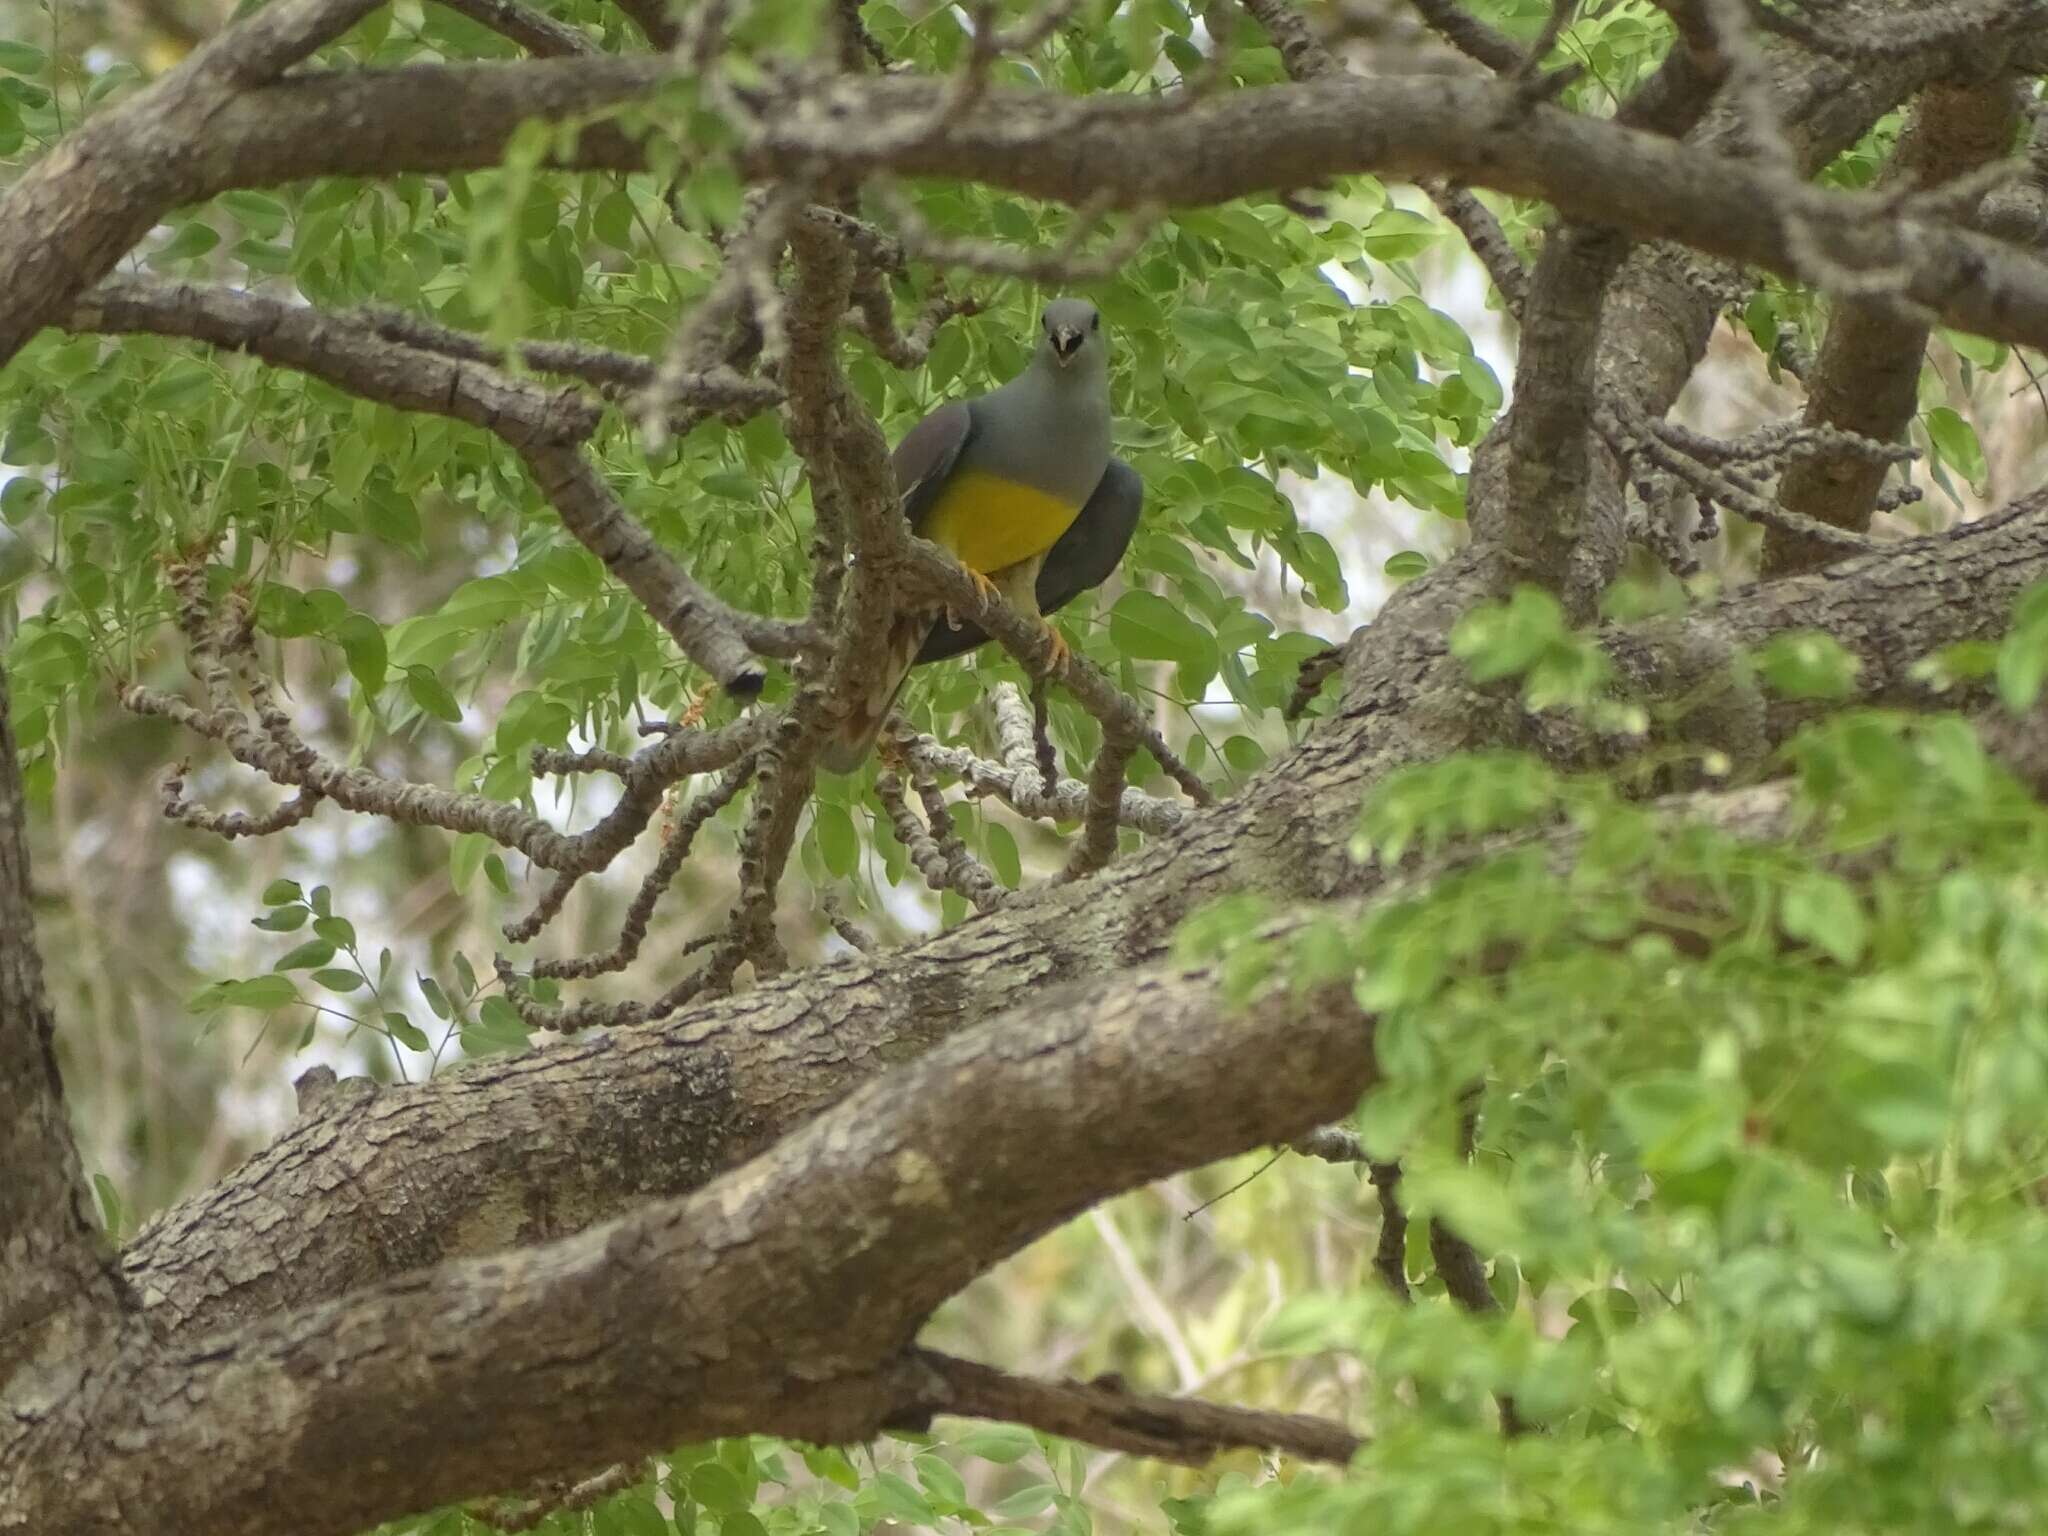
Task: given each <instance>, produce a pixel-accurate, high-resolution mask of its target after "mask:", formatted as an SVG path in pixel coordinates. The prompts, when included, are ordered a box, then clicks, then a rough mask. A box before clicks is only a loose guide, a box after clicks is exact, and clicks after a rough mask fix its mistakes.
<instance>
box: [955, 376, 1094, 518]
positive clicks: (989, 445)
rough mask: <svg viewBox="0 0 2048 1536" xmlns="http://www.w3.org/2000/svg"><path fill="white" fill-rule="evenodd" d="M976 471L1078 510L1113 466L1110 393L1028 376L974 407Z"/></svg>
mask: <svg viewBox="0 0 2048 1536" xmlns="http://www.w3.org/2000/svg"><path fill="white" fill-rule="evenodd" d="M974 414H975V434H974V441H973V443H972V444H971V446H970V447H969V450H968V455H967V456H968V458H970V459H971V460H972V466H973V468H975V469H977V470H981V471H983V472H984V473H987V474H994V475H1000V476H1002V477H1003V478H1004V479H1006V480H1015V481H1018V482H1019V483H1021V484H1024V485H1029V486H1032V487H1034V488H1035V489H1037V490H1041V491H1044V492H1045V493H1046V494H1047V495H1049V496H1056V497H1058V498H1059V499H1060V500H1061V501H1065V502H1070V503H1072V504H1073V505H1075V506H1080V505H1081V504H1082V503H1083V502H1085V501H1087V499H1088V498H1089V496H1090V495H1092V494H1093V493H1094V490H1095V487H1096V485H1097V483H1099V482H1100V481H1101V479H1102V475H1103V471H1104V470H1106V469H1107V468H1108V467H1109V447H1110V444H1109V427H1110V415H1109V392H1108V390H1107V388H1102V389H1095V388H1091V387H1089V385H1088V383H1087V382H1086V381H1084V380H1079V379H1074V380H1066V379H1047V378H1043V377H1040V376H1038V374H1037V372H1036V371H1035V370H1034V371H1033V372H1029V373H1026V374H1024V375H1023V376H1021V377H1019V378H1017V379H1014V380H1012V381H1011V382H1010V383H1008V384H1006V385H1004V386H1003V387H1002V388H1001V389H999V390H996V391H995V392H994V393H993V394H990V395H986V396H984V397H983V398H982V399H980V400H979V401H977V402H975V413H974Z"/></svg>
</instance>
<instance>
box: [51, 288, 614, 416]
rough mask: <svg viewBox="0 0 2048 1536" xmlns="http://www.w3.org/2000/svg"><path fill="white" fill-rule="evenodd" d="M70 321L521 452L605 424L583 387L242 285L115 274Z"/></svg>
mask: <svg viewBox="0 0 2048 1536" xmlns="http://www.w3.org/2000/svg"><path fill="white" fill-rule="evenodd" d="M62 323H63V325H64V327H65V329H67V330H70V331H97V332H103V333H114V334H121V333H130V334H134V333H140V334H145V335H153V336H184V337H189V338H191V339H192V340H195V341H203V342H206V343H207V344H208V345H210V346H215V347H223V348H226V349H228V350H230V351H236V352H247V353H249V354H250V355H251V356H254V357H259V358H261V359H263V361H265V362H267V363H270V364H273V365H274V366H277V367H281V368H290V369H293V370H295V371H297V372H299V373H305V374H310V375H312V376H313V377H314V378H318V379H323V380H325V381H326V382H327V383H329V384H332V385H334V386H335V388H337V389H342V390H346V391H347V392H348V393H350V394H353V395H360V396H361V397H362V398H364V399H366V400H374V401H376V402H378V403H379V404H381V405H389V406H392V407H394V408H396V409H398V410H405V411H421V412H425V413H427V414H429V415H434V416H447V417H450V418H452V419H454V420H456V421H462V422H467V423H468V424H469V425H471V426H474V427H481V428H483V429H484V430H485V431H487V432H490V433H493V434H494V435H496V436H498V437H500V438H503V439H504V440H505V441H506V442H508V443H510V444H511V445H512V446H513V447H515V448H520V449H524V448H525V447H526V446H527V445H529V444H534V443H580V442H582V441H583V440H584V439H585V438H587V437H589V436H590V434H591V433H592V432H593V431H595V430H596V429H597V423H598V408H597V407H596V406H595V405H594V404H592V403H591V401H590V400H589V399H588V398H587V397H586V396H584V395H583V394H582V393H581V392H580V391H577V390H572V389H548V388H545V387H543V386H542V385H539V384H536V383H531V382H528V381H526V380H522V379H514V378H510V377H507V376H505V375H503V374H501V373H499V372H498V371H497V370H496V369H494V368H492V367H489V366H486V365H484V364H481V363H478V362H473V361H470V360H468V359H465V358H462V357H456V356H446V355H441V354H438V353H433V352H427V351H423V350H420V349H418V348H415V347H411V346H408V345H405V344H403V343H400V342H394V341H390V340H387V339H385V338H384V337H383V336H381V335H379V334H377V332H376V331H375V330H374V329H373V328H372V327H371V326H370V325H369V324H367V323H365V322H364V321H363V320H361V319H359V318H356V317H351V316H347V315H330V314H326V313H323V312H322V311H320V310H317V309H309V308H307V307H305V306H304V305H295V304H285V303H282V302H280V301H278V300H276V299H271V298H266V297H264V296H262V295H260V294H255V293H249V292H246V291H243V290H241V289H234V288H219V287H208V286H203V285H198V284H190V283H155V282H144V281H139V280H136V279H133V278H109V279H107V280H106V281H105V282H103V283H101V284H100V285H99V287H97V288H95V289H93V290H92V291H91V292H89V293H87V294H85V295H84V296H83V297H81V298H80V299H79V300H78V302H77V303H76V304H75V305H74V306H73V307H72V310H71V313H70V314H69V315H68V316H66V317H65V318H64V320H63V322H62Z"/></svg>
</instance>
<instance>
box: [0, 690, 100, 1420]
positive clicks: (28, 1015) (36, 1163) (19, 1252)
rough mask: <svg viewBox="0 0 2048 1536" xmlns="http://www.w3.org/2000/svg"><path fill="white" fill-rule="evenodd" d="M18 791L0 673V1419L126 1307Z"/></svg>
mask: <svg viewBox="0 0 2048 1536" xmlns="http://www.w3.org/2000/svg"><path fill="white" fill-rule="evenodd" d="M26 798H27V797H26V793H25V791H24V789H23V785H22V782H21V767H20V759H19V758H18V757H17V756H16V753H15V745H14V727H13V724H12V722H11V718H10V716H9V714H8V710H7V684H6V678H5V676H4V675H0V933H4V934H5V935H7V942H6V943H5V945H4V946H0V1164H4V1166H5V1168H6V1170H7V1173H6V1176H5V1177H4V1178H0V1415H4V1414H5V1413H6V1412H7V1410H8V1408H9V1407H11V1406H12V1405H11V1402H10V1400H9V1396H8V1393H9V1392H10V1391H17V1390H19V1391H23V1392H24V1395H25V1397H26V1398H28V1399H29V1400H33V1399H34V1398H35V1397H36V1396H38V1395H39V1394H40V1393H42V1392H46V1391H52V1390H58V1389H60V1388H61V1387H68V1386H69V1385H71V1384H72V1383H73V1382H75V1380H76V1376H77V1373H78V1372H79V1370H80V1369H81V1367H82V1364H83V1362H85V1361H87V1360H89V1359H91V1357H92V1355H93V1353H94V1351H95V1349H96V1347H97V1346H98V1344H99V1341H101V1340H102V1339H104V1338H106V1337H108V1336H110V1335H111V1334H112V1333H113V1331H114V1329H115V1328H116V1327H117V1326H118V1325H119V1323H120V1320H121V1316H122V1308H123V1304H124V1301H125V1297H124V1293H123V1291H122V1288H121V1286H120V1285H119V1284H118V1282H117V1281H116V1280H115V1278H114V1271H113V1267H112V1264H111V1263H110V1261H109V1257H108V1255H107V1253H106V1251H105V1249H104V1247H103V1242H102V1239H101V1237H100V1235H99V1231H98V1227H97V1224H96V1223H95V1222H94V1221H93V1219H92V1214H91V1211H92V1204H91V1196H90V1195H89V1194H88V1193H87V1191H86V1183H85V1173H84V1170H83V1169H82V1168H81V1167H80V1165H79V1160H78V1146H77V1143H76V1142H74V1141H73V1140H72V1137H71V1121H70V1118H69V1116H68V1115H67V1114H66V1112H65V1108H64V1086H63V1083H62V1082H61V1081H60V1080H59V1078H58V1075H57V1052H56V1043H55V1039H54V1036H55V1021H54V1019H53V1018H52V1016H51V1013H50V1004H49V999H48V997H47V996H46V995H45V993H44V991H43V966H42V959H41V957H40V956H39V955H38V954H37V952H36V946H35V916H34V913H33V911H32V909H31V907H30V904H29V869H28V833H27V828H26V825H25V811H26V809H27V807H26V804H25V801H26Z"/></svg>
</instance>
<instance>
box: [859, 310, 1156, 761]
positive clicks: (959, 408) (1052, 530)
mask: <svg viewBox="0 0 2048 1536" xmlns="http://www.w3.org/2000/svg"><path fill="white" fill-rule="evenodd" d="M1039 331H1040V335H1039V340H1038V346H1037V349H1036V350H1035V351H1034V352H1033V354H1032V358H1031V362H1030V365H1029V366H1028V367H1026V368H1025V370H1024V371H1023V372H1022V373H1020V374H1019V375H1017V377H1016V378H1014V379H1012V380H1010V382H1009V383H1007V384H1005V385H1003V386H1002V388H1000V389H998V390H995V391H993V392H992V393H990V394H986V395H981V396H979V397H977V398H975V399H972V400H961V401H955V402H954V403H953V404H951V405H946V406H942V407H941V408H940V409H938V410H936V411H934V412H932V414H931V415H929V416H927V417H925V419H924V420H923V421H921V422H919V423H918V424H917V425H916V426H915V427H913V428H911V430H910V432H909V434H908V435H907V436H905V438H904V439H903V441H902V442H901V443H899V444H898V445H897V448H896V452H895V454H894V456H893V460H892V462H893V464H894V467H895V471H896V485H897V489H898V490H899V491H900V492H901V494H902V497H903V511H904V515H905V516H906V517H908V518H909V519H910V528H911V531H912V532H913V533H916V534H918V535H920V536H922V537H924V538H927V539H930V540H931V541H932V542H933V543H935V544H937V545H938V546H939V547H940V548H942V549H944V550H945V551H946V552H947V553H949V554H951V555H952V556H953V557H954V558H955V559H956V560H958V561H959V562H960V563H961V564H962V565H964V566H966V567H967V570H968V572H969V574H970V575H972V576H973V577H974V579H975V582H976V583H977V585H979V586H982V587H984V588H987V589H990V590H993V591H996V592H999V593H1001V594H1002V596H1003V597H1004V599H1005V600H1007V601H1008V602H1009V603H1010V604H1011V605H1012V606H1013V607H1015V608H1016V609H1017V610H1018V611H1019V612H1021V613H1024V614H1027V615H1029V616H1030V617H1032V618H1035V619H1037V620H1038V621H1039V622H1040V623H1041V624H1044V623H1045V618H1044V615H1045V613H1046V612H1048V611H1049V609H1047V608H1045V607H1043V606H1041V602H1040V597H1041V592H1043V593H1044V595H1045V596H1047V597H1050V598H1052V599H1053V606H1057V605H1058V603H1060V602H1064V601H1066V600H1067V599H1069V598H1071V597H1073V596H1074V595H1076V593H1078V592H1080V591H1082V590H1085V587H1086V586H1089V585H1093V584H1094V583H1095V582H1099V581H1101V580H1102V579H1103V577H1104V576H1106V575H1107V574H1108V571H1109V568H1111V567H1114V565H1115V563H1116V560H1117V559H1118V558H1119V557H1120V556H1121V555H1122V553H1123V545H1124V544H1127V543H1128V542H1129V540H1130V534H1129V531H1128V529H1127V528H1126V529H1125V531H1124V532H1123V533H1122V536H1121V538H1120V539H1119V538H1117V536H1116V533H1117V526H1118V524H1119V523H1120V522H1125V521H1128V522H1130V523H1135V521H1136V513H1137V506H1138V501H1139V500H1140V499H1141V497H1142V487H1140V486H1138V485H1137V484H1136V482H1137V476H1136V475H1135V473H1133V472H1132V471H1131V470H1130V468H1129V466H1127V465H1123V464H1118V465H1117V466H1116V468H1117V471H1118V473H1116V474H1114V475H1112V474H1110V467H1111V463H1112V460H1111V458H1110V453H1109V431H1110V411H1109V342H1108V338H1106V337H1105V336H1104V335H1103V332H1102V316H1101V314H1100V313H1098V312H1097V310H1096V308H1095V306H1094V305H1093V304H1090V303H1088V302H1087V301H1086V300H1085V299H1055V300H1054V301H1053V302H1052V303H1050V304H1048V305H1047V306H1046V308H1045V313H1044V315H1043V316H1042V317H1041V319H1040V324H1039ZM1098 503H1100V505H1098ZM1084 507H1085V508H1088V509H1089V511H1090V513H1091V516H1089V517H1088V518H1087V520H1086V521H1085V522H1084V521H1083V519H1082V512H1083V508H1084ZM1092 514H1100V515H1099V516H1096V515H1092ZM1077 523H1080V524H1081V527H1082V531H1081V533H1080V535H1079V536H1077V539H1076V541H1075V543H1074V544H1072V545H1070V546H1069V548H1068V550H1067V551H1066V552H1065V553H1064V554H1063V555H1062V557H1061V558H1060V559H1059V560H1057V561H1054V560H1052V559H1051V556H1052V554H1053V551H1054V550H1055V549H1056V548H1058V547H1059V546H1060V543H1061V541H1062V540H1063V539H1064V538H1066V536H1067V535H1068V534H1069V532H1070V531H1072V530H1073V529H1074V528H1075V527H1076V524H1077ZM1111 545H1114V552H1113V553H1110V554H1109V555H1108V565H1107V566H1106V567H1103V568H1102V569H1101V571H1100V574H1095V575H1093V579H1092V580H1086V579H1085V578H1087V577H1088V576H1089V575H1090V573H1091V572H1093V571H1094V569H1095V568H1096V567H1097V566H1100V565H1101V564H1102V557H1103V554H1104V553H1105V552H1106V551H1107V550H1108V549H1109V546H1111ZM1049 563H1050V564H1052V565H1053V566H1054V574H1053V577H1052V578H1051V579H1050V580H1047V579H1045V567H1046V566H1047V565H1048V564H1049ZM1077 582H1078V583H1080V584H1078V585H1076V584H1075V583H1077ZM1068 587H1071V590H1066V591H1065V593H1064V596H1062V595H1060V591H1061V589H1062V588H1068ZM1046 629H1047V631H1048V633H1050V634H1051V636H1052V641H1053V646H1054V651H1055V656H1056V657H1060V656H1064V655H1065V654H1066V649H1067V647H1066V643H1065V641H1063V640H1062V639H1061V638H1060V636H1059V633H1058V631H1056V630H1053V629H1052V627H1051V625H1049V624H1048V625H1046ZM941 635H944V636H945V638H941ZM985 638H986V637H985V636H983V635H981V634H980V633H979V632H978V631H973V630H968V629H965V628H962V629H960V630H957V631H954V630H950V629H948V628H947V627H946V625H945V622H944V615H943V613H941V612H940V611H937V610H933V609H921V610H916V611H910V612H905V613H901V614H898V615H897V617H896V620H895V622H894V624H892V625H891V626H890V632H889V636H888V639H887V642H886V643H887V646H888V657H887V661H886V663H885V664H884V666H883V667H882V669H881V671H880V672H879V674H878V675H877V677H876V680H875V684H874V687H873V688H872V689H871V690H870V691H869V692H868V694H867V696H866V697H864V698H862V699H859V700H857V701H856V702H855V704H854V707H853V708H852V709H851V710H849V711H848V712H847V715H846V718H845V719H844V720H843V721H842V722H841V725H840V728H839V730H838V732H837V733H836V734H835V736H834V737H833V739H832V740H831V741H830V742H828V743H827V744H826V746H825V749H824V752H823V754H822V761H823V763H824V765H825V767H827V768H829V769H831V770H832V771H834V772H836V773H851V772H853V771H854V770H855V769H857V768H858V767H859V766H860V765H861V763H862V762H863V761H864V760H865V759H866V758H867V755H868V751H869V749H870V748H871V747H872V746H873V745H874V740H875V736H876V735H877V733H879V732H880V730H881V728H882V721H883V720H884V719H885V718H886V717H887V716H888V713H889V708H890V706H891V705H892V704H893V703H894V702H895V700H896V694H897V692H898V690H900V689H901V688H902V686H903V679H904V676H905V675H906V674H907V673H908V672H909V671H910V668H911V667H912V666H913V665H915V664H916V663H917V662H918V661H919V660H938V659H940V658H942V657H944V656H948V655H957V654H959V652H961V651H965V650H969V649H972V648H973V646H975V645H978V644H980V643H981V641H982V640H983V639H985ZM956 641H957V644H956V643H955V642H956ZM927 652H930V654H927Z"/></svg>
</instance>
